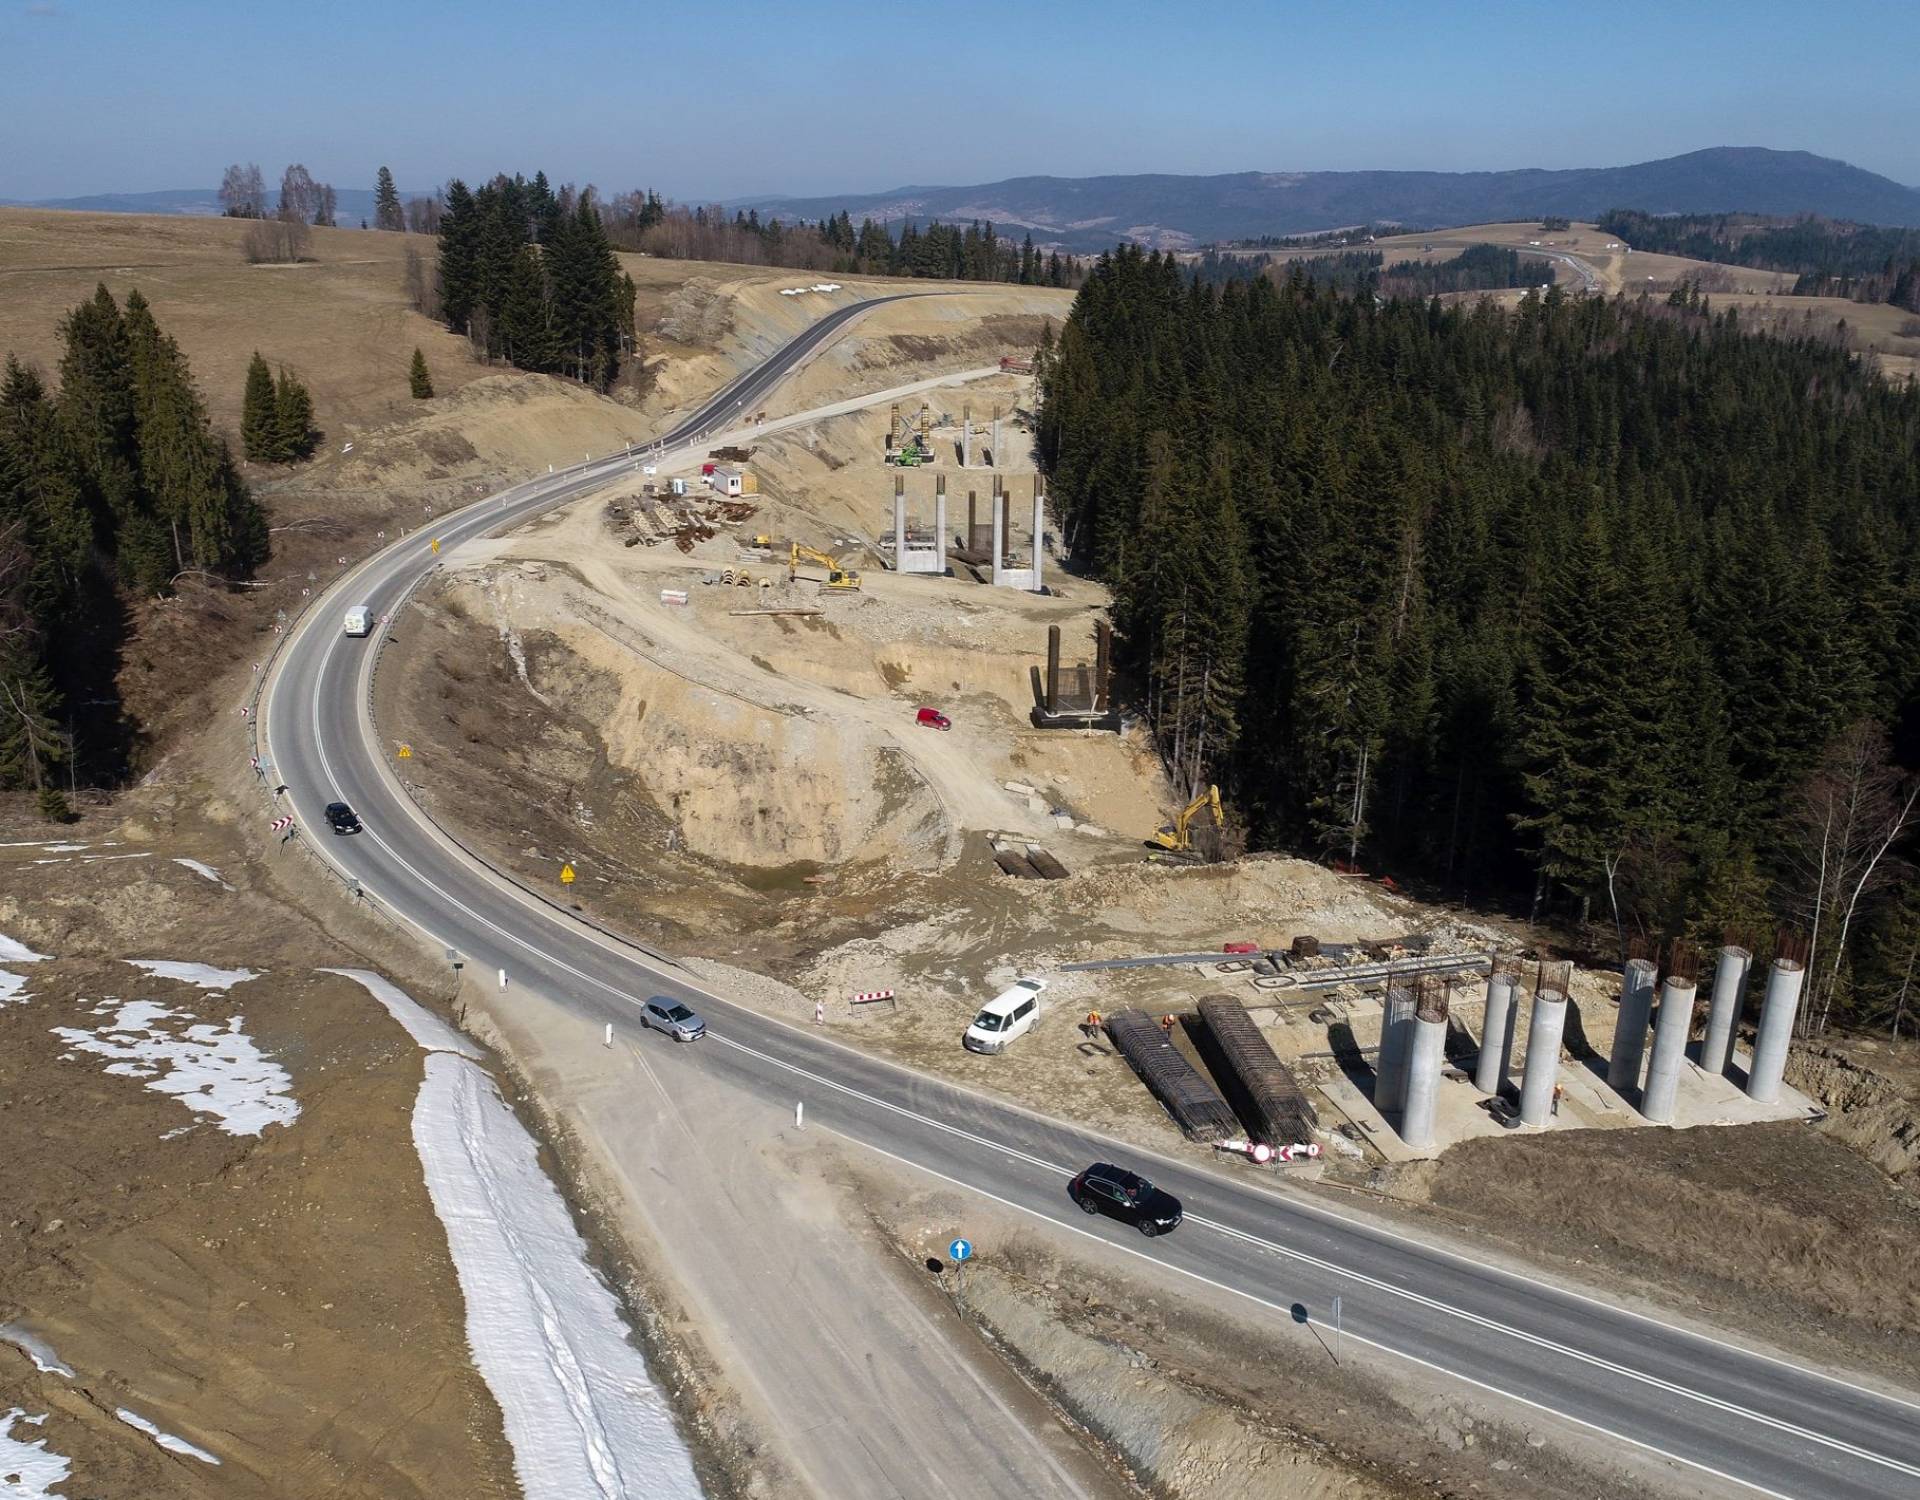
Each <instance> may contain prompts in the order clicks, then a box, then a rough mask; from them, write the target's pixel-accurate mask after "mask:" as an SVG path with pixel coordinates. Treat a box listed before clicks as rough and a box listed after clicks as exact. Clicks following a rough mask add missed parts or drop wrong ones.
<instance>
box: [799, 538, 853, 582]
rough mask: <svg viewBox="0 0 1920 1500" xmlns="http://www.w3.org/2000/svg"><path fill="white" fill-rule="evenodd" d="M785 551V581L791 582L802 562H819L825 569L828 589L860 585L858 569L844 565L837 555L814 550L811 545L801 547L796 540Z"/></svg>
mask: <svg viewBox="0 0 1920 1500" xmlns="http://www.w3.org/2000/svg"><path fill="white" fill-rule="evenodd" d="M789 546H790V550H789V551H788V553H787V582H788V583H792V582H793V580H794V578H795V576H796V575H797V574H798V573H799V571H800V564H801V563H802V562H803V561H804V562H814V563H819V564H820V566H821V567H823V568H825V569H826V570H827V587H828V588H830V589H857V588H859V587H860V570H859V569H858V568H849V567H846V566H844V565H843V564H842V563H841V562H840V560H839V559H838V558H837V557H829V556H827V554H826V553H824V552H816V551H815V550H814V549H813V548H811V547H803V546H802V545H801V544H800V543H798V542H793V543H790V544H789Z"/></svg>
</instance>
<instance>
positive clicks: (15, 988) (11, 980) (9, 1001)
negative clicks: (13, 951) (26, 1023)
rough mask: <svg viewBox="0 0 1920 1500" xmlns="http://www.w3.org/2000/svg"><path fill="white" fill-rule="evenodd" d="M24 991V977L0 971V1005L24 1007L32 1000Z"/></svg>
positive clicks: (4, 970) (5, 970)
mask: <svg viewBox="0 0 1920 1500" xmlns="http://www.w3.org/2000/svg"><path fill="white" fill-rule="evenodd" d="M26 989H27V976H26V975H24V974H16V973H14V972H13V971H12V970H11V969H0V1005H25V1004H26V1003H27V1002H28V1001H29V1000H31V999H32V998H33V996H31V995H29V994H28V993H27V992H26Z"/></svg>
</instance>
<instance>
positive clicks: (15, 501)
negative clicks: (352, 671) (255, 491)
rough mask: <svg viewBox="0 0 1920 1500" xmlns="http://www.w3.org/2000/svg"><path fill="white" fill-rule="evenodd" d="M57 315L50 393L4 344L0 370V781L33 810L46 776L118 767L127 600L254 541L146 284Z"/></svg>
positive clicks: (232, 561)
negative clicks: (59, 343)
mask: <svg viewBox="0 0 1920 1500" xmlns="http://www.w3.org/2000/svg"><path fill="white" fill-rule="evenodd" d="M61 332H62V334H63V336H64V338H65V342H66V349H65V353H64V354H63V355H62V357H61V360H60V383H59V389H58V390H57V392H56V391H49V390H48V389H47V388H46V384H45V383H44V382H43V381H42V379H41V377H40V376H39V375H38V374H37V373H36V372H35V371H33V370H32V369H30V368H28V367H27V366H25V365H23V364H21V363H20V362H19V361H18V360H17V359H14V358H13V357H11V356H9V357H8V359H7V363H6V373H5V377H4V380H0V785H5V786H8V787H12V788H27V789H30V790H34V791H38V792H40V793H41V800H42V806H43V808H45V809H46V810H47V811H48V813H49V815H50V816H60V815H61V814H62V810H63V807H64V803H63V799H62V796H61V790H62V789H63V788H66V787H68V786H70V785H74V784H87V785H91V784H97V783H102V782H110V781H112V780H113V779H114V778H115V777H117V776H118V775H120V774H121V772H122V771H124V769H125V768H126V765H127V759H128V756H129V754H130V752H131V748H132V739H131V736H132V726H130V725H129V724H128V723H127V722H126V718H125V715H124V714H123V713H122V711H121V708H120V699H119V692H118V689H117V687H116V685H115V678H116V676H117V674H118V671H119V667H120V652H121V648H122V645H123V643H124V641H125V638H126V628H127V605H128V603H129V602H130V601H132V600H137V599H140V598H143V597H144V598H150V597H153V596H155V595H158V594H162V593H165V592H166V591H168V590H169V589H171V588H172V587H173V586H174V585H175V584H176V583H178V582H179V581H180V579H181V578H182V577H183V576H188V575H192V576H197V577H201V578H210V579H212V580H214V581H216V582H226V581H232V580H234V579H237V578H239V577H242V576H244V575H245V574H246V573H247V572H249V571H250V570H251V569H252V568H254V567H255V566H257V565H258V564H259V563H261V562H263V561H264V560H265V559H266V556H267V540H268V539H267V524H266V518H265V515H264V514H263V513H262V511H261V509H260V507H259V505H258V504H257V503H256V502H255V500H254V498H253V495H252V493H251V492H250V491H249V490H248V488H247V486H246V484H245V483H244V482H243V481H242V480H241V478H240V476H239V474H238V472H237V470H236V468H235V465H234V462H233V456H232V454H231V453H230V452H229V451H228V449H227V445H226V442H225V441H224V440H223V439H222V438H220V437H219V436H218V435H217V434H215V433H214V431H213V429H212V427H211V426H210V425H209V423H208V420H207V411H206V405H205V403H204V402H203V401H202V400H201V398H200V393H199V391H198V390H197V389H196V388H195V386H194V383H193V376H192V372H191V371H190V370H189V369H188V368H187V361H186V356H185V355H183V354H182V353H181V352H180V348H179V345H177V344H176V343H175V342H174V341H173V339H172V338H170V337H169V336H168V335H167V334H166V333H165V332H164V331H162V329H161V328H160V325H159V324H158V323H157V322H155V321H154V317H153V311H152V309H151V308H150V307H149V306H148V305H147V301H146V299H145V298H144V297H142V296H141V295H140V293H139V292H138V291H134V292H131V293H129V294H128V296H127V303H126V307H125V308H124V309H122V308H121V307H120V306H118V305H117V304H116V303H115V302H114V300H113V297H112V296H111V295H110V294H109V293H108V291H107V289H106V288H105V287H104V286H102V287H100V288H99V289H98V290H97V291H96V292H95V293H94V294H93V296H92V297H91V298H90V299H88V300H87V301H86V302H83V303H81V304H80V306H78V307H76V308H74V309H73V311H72V312H70V313H69V314H68V315H67V317H66V319H65V321H64V322H63V323H62V325H61Z"/></svg>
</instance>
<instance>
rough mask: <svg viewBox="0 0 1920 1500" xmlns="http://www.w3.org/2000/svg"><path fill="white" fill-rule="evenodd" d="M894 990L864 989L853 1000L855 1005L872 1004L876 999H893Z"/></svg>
mask: <svg viewBox="0 0 1920 1500" xmlns="http://www.w3.org/2000/svg"><path fill="white" fill-rule="evenodd" d="M892 998H893V991H892V990H862V991H861V992H860V993H859V994H857V995H855V996H854V997H853V999H852V1001H851V1003H852V1004H854V1005H871V1004H873V1002H874V1001H876V1000H891V999H892Z"/></svg>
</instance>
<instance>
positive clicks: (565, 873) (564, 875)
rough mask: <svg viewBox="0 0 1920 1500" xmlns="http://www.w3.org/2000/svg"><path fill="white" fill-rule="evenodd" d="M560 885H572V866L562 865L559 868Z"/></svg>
mask: <svg viewBox="0 0 1920 1500" xmlns="http://www.w3.org/2000/svg"><path fill="white" fill-rule="evenodd" d="M560 883H561V884H562V885H572V884H573V866H572V865H562V866H561V867H560Z"/></svg>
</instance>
